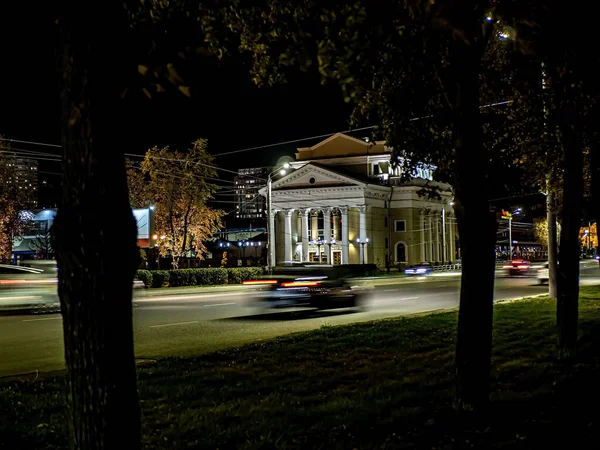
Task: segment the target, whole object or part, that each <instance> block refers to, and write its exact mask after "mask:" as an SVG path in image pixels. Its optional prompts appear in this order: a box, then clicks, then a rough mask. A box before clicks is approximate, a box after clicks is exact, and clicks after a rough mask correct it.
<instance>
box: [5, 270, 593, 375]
mask: <svg viewBox="0 0 600 450" xmlns="http://www.w3.org/2000/svg"><path fill="white" fill-rule="evenodd" d="M388 283H393V284H387V285H383V286H378V287H376V288H375V289H374V290H373V291H371V292H372V296H371V298H370V299H369V302H368V307H367V309H366V311H363V312H354V311H349V310H337V311H322V312H315V311H310V310H300V309H295V310H279V311H278V310H270V311H268V312H265V311H258V310H256V308H252V307H250V306H249V305H248V301H247V300H248V296H247V295H246V294H245V293H243V292H239V291H238V292H231V291H230V292H227V291H215V292H216V293H209V294H206V293H202V294H197V293H196V294H195V293H194V291H193V290H188V291H186V292H185V293H179V294H175V295H174V294H172V293H169V291H168V290H165V291H164V294H163V293H162V292H163V291H160V292H159V293H158V294H157V295H153V296H147V297H143V298H138V299H137V300H136V301H135V302H134V330H135V352H136V357H137V358H139V359H153V358H160V357H165V356H190V355H197V354H200V353H202V352H206V351H211V350H216V349H220V348H226V347H230V346H236V345H240V344H243V343H247V342H255V341H260V340H264V339H269V338H273V337H275V336H278V335H282V334H286V333H290V332H296V331H305V330H310V329H314V328H318V327H320V326H322V325H337V324H344V323H351V322H360V321H367V320H374V319H381V318H387V317H395V316H399V315H405V314H413V313H419V312H426V311H433V310H442V309H450V308H454V307H456V306H458V293H459V287H460V277H458V276H447V277H444V276H438V277H428V278H425V279H411V280H408V281H407V280H401V279H400V280H398V281H396V282H393V281H391V282H388ZM598 283H600V269H598V268H597V266H596V267H595V268H590V269H583V270H582V284H598ZM547 291H548V287H547V286H539V285H538V284H537V283H536V280H535V278H518V277H515V278H510V277H498V278H497V279H496V292H495V298H496V300H508V299H512V298H519V297H523V296H530V295H537V294H544V293H547ZM63 367H64V355H63V344H62V322H61V316H60V315H59V314H46V315H16V316H0V376H11V375H18V374H26V373H32V372H36V371H40V372H46V371H53V370H60V369H62V368H63Z"/></svg>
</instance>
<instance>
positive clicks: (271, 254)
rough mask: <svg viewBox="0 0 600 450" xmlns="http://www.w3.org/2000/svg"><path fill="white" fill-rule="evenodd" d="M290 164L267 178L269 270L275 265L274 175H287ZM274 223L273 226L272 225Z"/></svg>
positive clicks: (276, 170) (286, 164)
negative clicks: (277, 173)
mask: <svg viewBox="0 0 600 450" xmlns="http://www.w3.org/2000/svg"><path fill="white" fill-rule="evenodd" d="M289 168H290V165H289V163H285V164H284V165H283V166H281V167H279V168H277V169H275V170H273V171H272V172H271V173H269V175H268V176H267V236H268V240H267V250H268V251H267V266H268V267H269V268H271V267H273V266H274V265H275V230H274V229H273V226H272V225H273V224H274V221H273V200H272V186H273V175H274V174H275V173H276V172H279V174H280V175H282V176H283V175H285V174H286V169H289ZM271 221H273V224H272V223H271Z"/></svg>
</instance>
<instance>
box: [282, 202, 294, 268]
mask: <svg viewBox="0 0 600 450" xmlns="http://www.w3.org/2000/svg"><path fill="white" fill-rule="evenodd" d="M293 213H294V210H293V209H286V210H285V211H284V214H285V227H284V235H283V239H284V241H283V242H284V248H285V252H284V259H285V261H291V260H292V214H293Z"/></svg>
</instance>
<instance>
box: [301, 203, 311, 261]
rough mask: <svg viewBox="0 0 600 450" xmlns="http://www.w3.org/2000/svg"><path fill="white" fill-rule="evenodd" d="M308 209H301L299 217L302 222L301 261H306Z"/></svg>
mask: <svg viewBox="0 0 600 450" xmlns="http://www.w3.org/2000/svg"><path fill="white" fill-rule="evenodd" d="M309 214H310V208H306V209H301V210H300V217H301V221H302V261H303V262H306V261H308V215H309Z"/></svg>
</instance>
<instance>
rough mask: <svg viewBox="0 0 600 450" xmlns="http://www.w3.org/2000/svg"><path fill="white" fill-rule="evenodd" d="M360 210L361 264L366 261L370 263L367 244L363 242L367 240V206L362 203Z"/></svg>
mask: <svg viewBox="0 0 600 450" xmlns="http://www.w3.org/2000/svg"><path fill="white" fill-rule="evenodd" d="M358 212H359V215H360V219H359V237H360V242H361V244H360V262H359V263H360V264H362V263H365V264H368V262H369V261H368V258H367V245H366V244H365V245H363V244H362V242H365V240H366V239H367V206H366V205H361V206H359V207H358Z"/></svg>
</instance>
